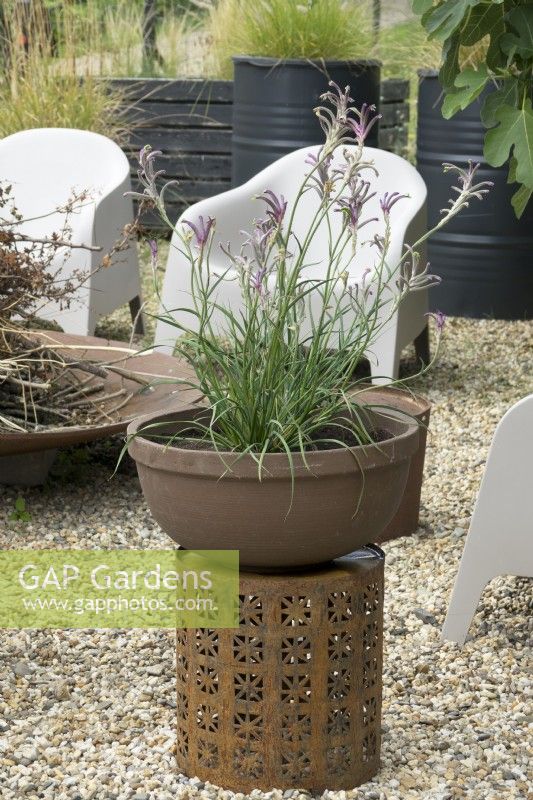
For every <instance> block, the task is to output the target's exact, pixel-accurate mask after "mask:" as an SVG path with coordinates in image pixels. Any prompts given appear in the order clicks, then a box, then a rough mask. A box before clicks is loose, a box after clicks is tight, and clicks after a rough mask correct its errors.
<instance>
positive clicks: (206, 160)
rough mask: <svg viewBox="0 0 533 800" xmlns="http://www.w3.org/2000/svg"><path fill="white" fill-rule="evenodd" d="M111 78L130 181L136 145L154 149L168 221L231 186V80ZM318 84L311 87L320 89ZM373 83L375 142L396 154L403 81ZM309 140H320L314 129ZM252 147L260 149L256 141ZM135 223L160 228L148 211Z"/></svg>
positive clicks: (402, 144)
mask: <svg viewBox="0 0 533 800" xmlns="http://www.w3.org/2000/svg"><path fill="white" fill-rule="evenodd" d="M111 85H112V86H114V87H115V88H118V89H119V90H120V91H121V92H122V93H123V94H124V112H125V115H126V119H127V122H128V123H129V124H130V126H131V132H130V135H129V140H128V141H127V142H126V144H125V145H124V147H125V150H126V153H127V154H128V156H129V158H130V163H131V176H132V182H133V185H134V187H136V188H139V185H138V179H137V168H138V155H139V149H140V148H141V147H142V146H143V145H144V144H151V145H152V147H155V148H157V149H158V150H161V151H162V153H163V155H162V157H161V158H160V161H159V163H160V165H161V167H162V168H163V169H165V170H166V177H167V178H176V179H177V180H178V182H179V185H178V186H177V187H174V188H173V189H172V191H171V192H169V194H168V195H167V198H166V199H167V206H168V212H169V216H170V218H171V219H172V220H177V219H178V217H179V215H180V214H181V213H182V212H183V211H184V210H185V209H186V208H187V207H188V206H190V205H191V204H192V203H196V202H197V201H198V200H203V199H204V198H206V197H212V196H213V195H215V194H218V193H220V192H224V191H226V190H227V189H229V188H231V172H232V158H231V149H232V122H233V81H218V80H214V81H211V80H201V79H198V80H180V79H178V80H170V79H168V78H115V79H113V80H112V81H111ZM324 85H325V84H322V85H321V86H320V89H319V92H322V91H324ZM380 90H381V108H380V112H381V114H382V118H381V120H380V126H379V147H381V148H382V149H383V150H388V151H390V152H395V153H399V154H401V155H403V153H404V152H405V148H406V145H407V133H408V127H407V124H408V120H409V81H406V80H398V79H393V80H386V81H383V83H382V84H381V87H379V86H378V94H379V91H380ZM373 91H374V90H373ZM372 102H375V97H374V96H373V97H372ZM302 115H305V117H306V124H307V120H311V122H314V121H315V120H314V115H313V113H312V110H311V105H309V106H306V107H305V108H304V109H303V111H302ZM373 130H374V129H373ZM315 141H318V142H320V141H322V139H321V137H320V130H319V131H318V138H317V139H315ZM373 143H374V144H375V140H373ZM294 146H295V147H300V146H301V144H300V143H299V142H297V143H296V144H294ZM291 147H292V145H291ZM257 148H258V150H261V143H260V142H258V143H257ZM288 149H290V148H288ZM284 152H287V151H286V150H285V151H284ZM280 154H281V153H280ZM272 157H273V158H275V157H277V156H272ZM261 166H264V165H263V164H261ZM258 168H261V167H258ZM142 222H143V225H144V227H145V228H146V229H147V230H165V231H166V230H167V228H166V226H165V225H164V224H163V223H162V222H161V221H160V220H159V218H158V215H157V214H155V213H152V212H146V213H145V214H144V215H143V218H142Z"/></svg>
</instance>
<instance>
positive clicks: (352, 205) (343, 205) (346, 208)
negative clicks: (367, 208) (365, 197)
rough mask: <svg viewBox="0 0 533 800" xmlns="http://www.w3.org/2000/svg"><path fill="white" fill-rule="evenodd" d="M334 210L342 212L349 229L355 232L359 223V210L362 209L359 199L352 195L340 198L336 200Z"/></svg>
mask: <svg viewBox="0 0 533 800" xmlns="http://www.w3.org/2000/svg"><path fill="white" fill-rule="evenodd" d="M335 210H336V211H341V212H342V213H343V214H344V220H345V222H346V224H347V225H348V227H349V228H350V230H351V231H352V232H353V233H355V231H356V230H357V226H358V225H359V219H360V217H361V211H362V210H363V204H362V203H361V201H360V200H356V199H355V198H353V197H350V198H348V199H342V200H339V201H338V202H337V208H336V209H335Z"/></svg>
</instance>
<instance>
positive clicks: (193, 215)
mask: <svg viewBox="0 0 533 800" xmlns="http://www.w3.org/2000/svg"><path fill="white" fill-rule="evenodd" d="M319 149H320V147H319V146H314V147H305V148H302V149H300V150H296V151H294V152H292V153H289V154H288V155H286V156H284V157H283V158H281V159H279V160H278V161H276V162H275V163H273V164H271V165H270V166H268V167H267V168H266V169H264V170H263V171H262V172H260V173H259V174H258V175H256V176H254V177H253V178H252V179H251V180H250V181H248V182H247V183H245V184H243V185H242V186H239V187H237V188H236V189H233V190H231V191H230V192H225V193H224V194H222V195H218V196H216V197H213V198H209V199H207V200H205V201H202V202H200V203H197V204H196V205H195V206H194V209H191V211H189V212H185V213H184V215H183V217H182V219H188V220H190V221H191V222H196V221H197V219H198V217H199V216H200V215H201V214H203V215H204V217H205V216H207V215H210V216H212V217H215V218H216V222H217V225H216V232H215V237H214V243H213V250H212V260H211V263H212V264H213V265H214V266H216V265H217V264H219V263H224V262H225V263H227V262H226V259H225V256H224V255H223V254H222V253H221V251H220V245H224V246H226V245H227V244H228V243H230V245H231V249H232V252H233V253H238V252H239V251H240V247H241V245H242V242H243V240H244V236H243V234H242V231H249V230H250V229H251V227H252V225H253V220H254V219H259V218H263V217H264V216H265V210H266V206H265V203H264V201H262V200H258V199H257V195H259V194H261V193H262V192H263V191H264V190H265V189H271V190H272V191H274V192H275V194H276V195H283V196H284V198H285V199H286V200H287V201H288V212H287V216H289V215H290V212H291V209H292V207H293V206H294V202H295V199H296V196H297V193H298V191H299V189H300V186H301V184H302V183H303V181H304V179H305V176H306V175H308V174H309V172H310V171H311V169H312V167H311V166H310V165H309V164H308V163H306V158H307V157H308V155H309V154H310V153H313V154H316V153H317V152H318V151H319ZM363 159H364V161H368V162H369V163H372V164H373V165H374V166H375V168H376V170H377V172H378V174H377V175H376V174H375V172H374V170H373V169H372V168H371V167H369V168H367V169H365V170H364V171H363V172H362V173H361V177H362V178H364V180H367V181H369V182H370V185H371V192H375V195H374V197H373V198H372V199H371V200H369V201H368V203H367V204H366V205H365V211H364V215H363V219H370V218H374V217H377V218H378V220H379V222H371V223H369V224H368V225H365V226H364V228H363V229H362V230H361V232H360V234H359V241H358V250H357V254H356V257H355V259H353V260H351V257H350V258H349V260H350V261H351V263H350V264H349V272H350V274H351V275H354V276H356V275H358V274H360V273H361V272H362V271H363V270H365V269H366V268H368V267H372V265H373V264H374V263H375V261H376V255H377V251H376V249H375V247H371V246H370V244H369V242H370V241H371V240H372V239H373V237H374V234H375V233H377V232H380V233H382V232H383V222H382V214H381V212H380V208H379V200H380V198H381V197H382V196H383V195H384V194H385V192H395V191H396V192H400V193H401V194H408V195H409V198H408V199H405V200H402V201H400V202H399V203H398V204H397V205H396V206H395V207H394V211H393V212H392V215H391V218H392V221H393V246H392V247H391V251H390V258H389V263H390V264H391V265H392V263H393V262H395V261H396V260H398V259H399V257H400V255H401V247H402V244H403V240H404V234H405V231H406V229H407V226H408V225H409V223H410V221H411V220H412V219H413V217H414V216H415V214H416V213H417V212H418V211H419V209H420V208H421V207H422V205H423V204H424V202H425V199H426V186H425V184H424V181H423V180H422V178H421V177H420V175H419V174H418V172H417V171H416V169H415V168H414V167H413V166H412V165H411V164H410V163H409V162H408V161H406V160H405V159H403V158H401V157H400V156H397V155H394V154H393V153H388V152H386V151H384V150H379V149H376V148H372V147H365V148H364V152H363ZM343 163H344V157H343V155H342V152H341V150H340V148H339V150H337V152H336V154H335V160H334V162H333V167H338V166H340V165H342V164H343ZM319 204H320V199H319V195H318V193H317V192H316V191H315V190H314V189H312V188H310V189H309V190H308V191H306V193H305V194H304V196H303V198H302V199H301V200H300V201H299V206H298V209H299V210H298V212H297V214H296V216H295V224H294V232H295V233H296V235H297V236H298V237H299V239H300V241H301V240H302V234H303V233H304V232H305V231H307V229H308V226H309V224H310V221H311V219H312V217H313V215H314V214H315V213H316V211H317V210H318V207H319ZM332 217H333V236H334V237H335V235H336V234H338V233H339V231H340V227H341V224H342V215H341V213H335V214H333V215H332ZM347 256H350V254H347ZM327 258H328V237H327V236H325V235H324V227H323V226H322V229H321V230H320V231H319V232H318V233H317V235H315V237H314V238H313V240H312V244H311V246H310V248H309V251H308V256H307V258H306V265H308V267H309V274H310V275H317V276H320V275H322V274H323V272H324V266H325V264H326V263H327Z"/></svg>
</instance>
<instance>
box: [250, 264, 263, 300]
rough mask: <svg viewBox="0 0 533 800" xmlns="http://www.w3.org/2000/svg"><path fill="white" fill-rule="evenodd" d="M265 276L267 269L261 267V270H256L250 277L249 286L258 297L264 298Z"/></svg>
mask: <svg viewBox="0 0 533 800" xmlns="http://www.w3.org/2000/svg"><path fill="white" fill-rule="evenodd" d="M266 274H267V268H266V267H261V269H258V270H257V271H256V272H254V273H253V274H252V276H251V277H250V286H251V288H252V289H253V290H254V291H255V292H257V294H258V295H259V297H264V296H265V284H264V280H265V276H266Z"/></svg>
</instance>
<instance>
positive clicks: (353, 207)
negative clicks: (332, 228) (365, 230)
mask: <svg viewBox="0 0 533 800" xmlns="http://www.w3.org/2000/svg"><path fill="white" fill-rule="evenodd" d="M348 186H349V189H350V196H349V197H347V198H346V197H345V198H341V199H340V200H338V202H337V209H336V210H337V211H342V212H343V214H344V216H345V221H346V224H347V225H348V227H349V228H350V230H351V231H352V233H355V232H356V230H357V229H358V228H361V227H363V226H364V225H368V223H369V222H376V221H377V218H376V217H372V219H367V220H365V221H364V222H363V223H361V222H360V219H361V212H362V211H363V207H364V205H365V203H366V202H368V200H370V199H371V198H372V197H374V195H375V194H376V193H375V192H372V193H371V194H369V192H370V181H364V180H360V179H357V178H355V179H351V180H350V182H349V184H348Z"/></svg>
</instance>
